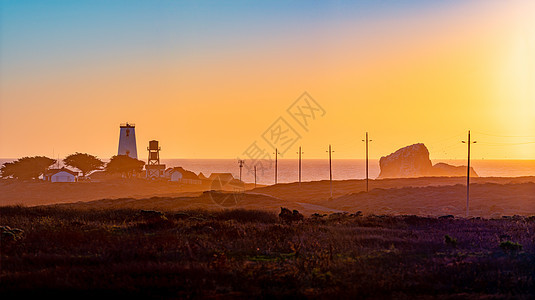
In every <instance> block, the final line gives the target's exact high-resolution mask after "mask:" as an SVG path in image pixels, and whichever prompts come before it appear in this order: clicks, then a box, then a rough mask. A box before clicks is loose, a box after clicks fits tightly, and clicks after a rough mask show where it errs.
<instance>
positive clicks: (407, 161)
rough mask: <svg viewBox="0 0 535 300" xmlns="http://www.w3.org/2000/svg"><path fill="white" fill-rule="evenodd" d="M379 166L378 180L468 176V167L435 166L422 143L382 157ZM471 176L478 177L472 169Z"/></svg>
mask: <svg viewBox="0 0 535 300" xmlns="http://www.w3.org/2000/svg"><path fill="white" fill-rule="evenodd" d="M379 166H380V167H381V173H380V174H379V177H378V178H407V177H425V176H465V175H466V166H452V165H448V164H446V163H437V164H435V165H434V166H433V165H432V163H431V160H430V159H429V150H427V147H426V146H425V145H424V144H421V143H420V144H414V145H410V146H407V147H403V148H401V149H399V150H397V151H396V152H394V153H392V154H390V155H387V156H383V157H381V159H380V160H379ZM470 176H474V177H477V176H478V175H477V173H476V172H475V171H474V169H473V168H472V167H470Z"/></svg>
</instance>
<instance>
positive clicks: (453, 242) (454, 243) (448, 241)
mask: <svg viewBox="0 0 535 300" xmlns="http://www.w3.org/2000/svg"><path fill="white" fill-rule="evenodd" d="M444 242H445V243H446V245H451V246H453V247H457V239H456V238H452V237H451V236H449V235H447V234H446V235H445V236H444Z"/></svg>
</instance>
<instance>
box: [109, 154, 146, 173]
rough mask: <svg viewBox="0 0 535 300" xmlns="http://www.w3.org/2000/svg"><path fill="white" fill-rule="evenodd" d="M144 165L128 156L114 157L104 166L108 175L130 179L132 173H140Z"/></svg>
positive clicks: (142, 162)
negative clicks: (117, 175)
mask: <svg viewBox="0 0 535 300" xmlns="http://www.w3.org/2000/svg"><path fill="white" fill-rule="evenodd" d="M144 165H145V162H144V161H142V160H137V159H135V158H132V157H130V156H128V155H115V156H112V158H111V159H110V161H109V162H108V163H107V164H106V171H107V172H109V173H121V174H123V175H126V177H129V178H130V177H132V175H133V174H134V173H137V172H141V171H142V170H143V166H144Z"/></svg>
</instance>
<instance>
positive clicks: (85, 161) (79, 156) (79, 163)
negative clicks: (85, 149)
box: [63, 152, 104, 177]
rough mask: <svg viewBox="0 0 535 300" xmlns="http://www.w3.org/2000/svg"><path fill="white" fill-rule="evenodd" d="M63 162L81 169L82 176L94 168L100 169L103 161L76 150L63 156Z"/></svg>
mask: <svg viewBox="0 0 535 300" xmlns="http://www.w3.org/2000/svg"><path fill="white" fill-rule="evenodd" d="M63 163H64V164H65V165H67V166H71V167H73V168H76V169H78V170H80V171H82V176H84V177H85V175H86V174H87V173H89V172H91V171H94V170H100V169H101V168H102V167H103V166H104V162H103V161H101V160H100V159H98V158H97V157H96V156H93V155H90V154H87V153H78V152H76V153H75V154H71V155H69V156H67V157H65V159H64V160H63Z"/></svg>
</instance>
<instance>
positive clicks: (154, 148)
mask: <svg viewBox="0 0 535 300" xmlns="http://www.w3.org/2000/svg"><path fill="white" fill-rule="evenodd" d="M147 150H148V151H149V159H148V160H147V164H146V165H145V170H146V171H147V178H159V177H163V176H164V172H165V165H164V164H160V150H161V148H160V146H159V145H158V141H155V140H152V141H149V146H148V147H147Z"/></svg>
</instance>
